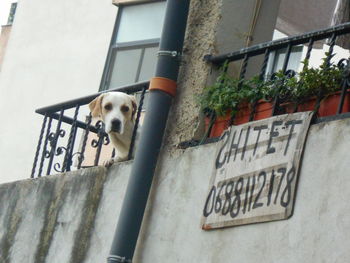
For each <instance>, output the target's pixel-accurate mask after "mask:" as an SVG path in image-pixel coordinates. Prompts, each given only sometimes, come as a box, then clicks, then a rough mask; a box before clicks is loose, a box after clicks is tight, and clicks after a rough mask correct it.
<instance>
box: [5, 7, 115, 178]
mask: <svg viewBox="0 0 350 263" xmlns="http://www.w3.org/2000/svg"><path fill="white" fill-rule="evenodd" d="M116 12H117V7H115V6H114V5H112V3H111V0H91V1H83V0H75V1H70V0H62V1H53V0H47V1H42V0H23V1H19V3H18V8H17V13H16V19H15V21H14V24H13V27H12V32H11V36H10V39H9V42H8V46H7V50H6V56H5V59H4V61H3V64H2V70H1V73H0V112H2V120H1V125H2V128H1V130H0V156H1V158H0V166H1V167H2V169H3V172H2V173H1V175H0V182H8V181H13V180H19V179H24V178H28V177H29V175H30V171H31V166H32V163H33V159H34V152H35V147H36V143H37V140H38V137H39V131H40V127H41V120H42V117H41V116H39V115H38V114H35V113H34V110H35V109H36V108H39V107H43V106H48V105H51V104H54V103H58V102H62V101H65V100H69V99H73V98H77V97H81V96H84V95H88V94H92V93H95V92H97V91H98V88H99V84H100V80H101V76H102V71H103V67H104V63H105V59H106V55H107V51H108V47H109V42H110V39H111V36H112V31H113V26H114V21H115V17H116Z"/></svg>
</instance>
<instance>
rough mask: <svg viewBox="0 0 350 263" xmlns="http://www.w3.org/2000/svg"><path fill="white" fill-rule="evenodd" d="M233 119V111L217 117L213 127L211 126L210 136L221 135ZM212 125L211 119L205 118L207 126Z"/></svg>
mask: <svg viewBox="0 0 350 263" xmlns="http://www.w3.org/2000/svg"><path fill="white" fill-rule="evenodd" d="M230 121H231V112H228V113H227V114H226V115H225V116H220V117H217V118H216V120H215V121H214V124H213V127H212V128H211V131H210V134H209V138H213V137H219V136H221V134H222V133H223V131H224V130H226V129H227V128H228V127H229V125H230ZM209 125H210V119H209V118H205V128H206V129H208V128H209Z"/></svg>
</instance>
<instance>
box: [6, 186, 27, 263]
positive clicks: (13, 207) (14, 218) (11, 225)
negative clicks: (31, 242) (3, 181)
mask: <svg viewBox="0 0 350 263" xmlns="http://www.w3.org/2000/svg"><path fill="white" fill-rule="evenodd" d="M6 186H7V189H6V190H7V191H6V193H7V194H9V193H11V196H14V199H15V201H14V202H10V203H9V206H8V209H7V213H6V215H5V219H4V220H3V224H2V228H3V229H6V231H5V234H4V235H3V236H2V237H1V240H0V262H1V263H10V262H11V258H10V257H11V247H12V245H13V243H14V240H15V236H16V234H17V231H18V228H19V226H20V224H21V221H22V211H21V209H20V205H21V203H22V200H20V199H21V196H23V193H21V190H22V191H23V189H22V188H20V187H17V184H7V185H6ZM2 200H3V199H2Z"/></svg>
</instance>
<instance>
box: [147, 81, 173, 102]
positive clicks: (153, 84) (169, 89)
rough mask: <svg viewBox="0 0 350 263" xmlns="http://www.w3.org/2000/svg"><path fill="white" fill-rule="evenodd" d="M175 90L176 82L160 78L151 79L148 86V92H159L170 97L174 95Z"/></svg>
mask: <svg viewBox="0 0 350 263" xmlns="http://www.w3.org/2000/svg"><path fill="white" fill-rule="evenodd" d="M176 88H177V85H176V81H174V80H171V79H167V78H161V77H154V78H151V81H150V84H149V90H161V91H163V92H165V93H167V94H169V95H170V96H172V97H175V95H176Z"/></svg>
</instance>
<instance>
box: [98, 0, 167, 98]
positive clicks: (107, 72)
mask: <svg viewBox="0 0 350 263" xmlns="http://www.w3.org/2000/svg"><path fill="white" fill-rule="evenodd" d="M164 1H165V0H153V1H147V2H146V1H145V2H138V3H132V2H130V3H128V4H125V5H124V4H123V5H119V6H118V13H117V17H116V20H115V23H114V28H113V33H112V37H111V40H110V44H109V47H108V53H107V57H106V61H105V65H104V69H103V73H102V78H101V82H100V87H99V91H105V90H108V89H109V88H110V82H111V77H112V72H113V68H114V59H115V57H116V53H117V51H118V50H132V49H137V48H140V49H142V50H141V56H140V59H139V62H138V68H137V73H136V77H135V82H136V81H137V80H138V78H139V77H140V71H141V66H142V62H143V58H144V54H145V49H146V48H152V47H157V46H159V43H160V38H153V39H146V40H138V41H130V42H122V43H116V39H117V36H118V31H119V27H120V21H121V18H122V16H123V9H124V8H125V7H128V6H135V5H140V6H141V5H145V4H149V3H154V2H164ZM130 84H131V83H130ZM113 88H114V87H113Z"/></svg>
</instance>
